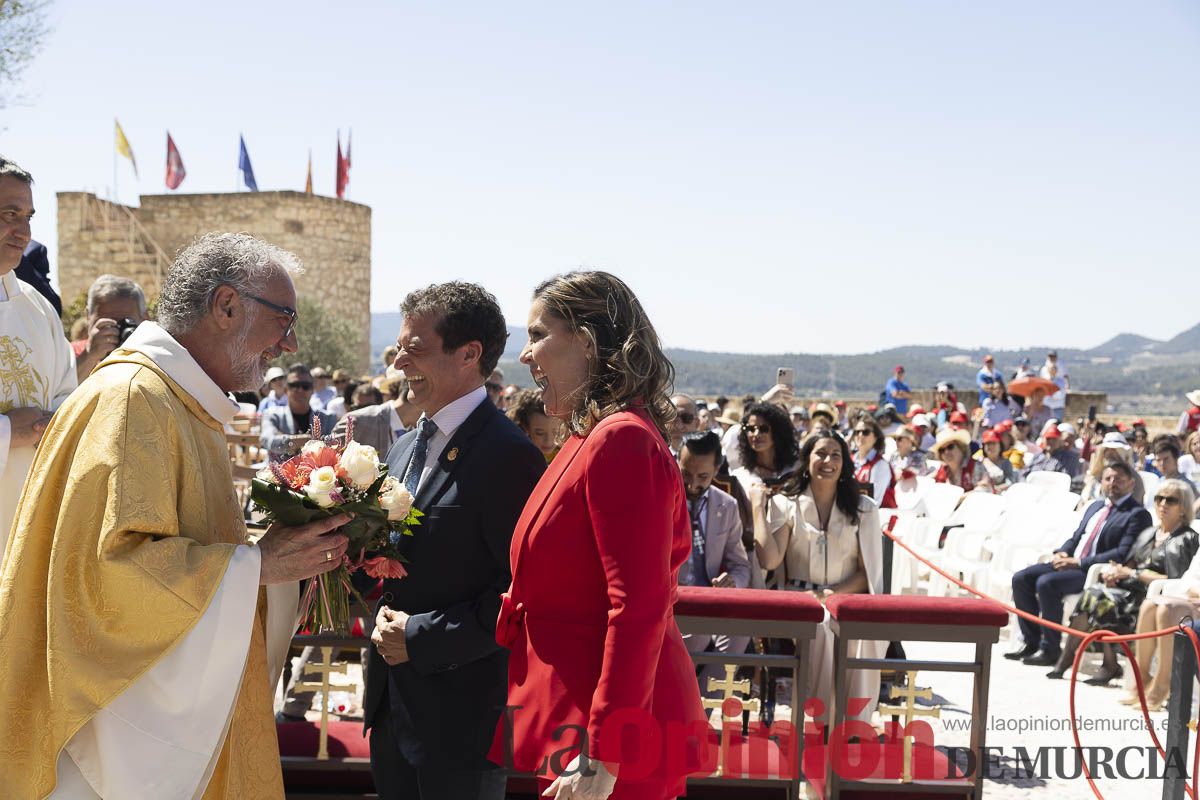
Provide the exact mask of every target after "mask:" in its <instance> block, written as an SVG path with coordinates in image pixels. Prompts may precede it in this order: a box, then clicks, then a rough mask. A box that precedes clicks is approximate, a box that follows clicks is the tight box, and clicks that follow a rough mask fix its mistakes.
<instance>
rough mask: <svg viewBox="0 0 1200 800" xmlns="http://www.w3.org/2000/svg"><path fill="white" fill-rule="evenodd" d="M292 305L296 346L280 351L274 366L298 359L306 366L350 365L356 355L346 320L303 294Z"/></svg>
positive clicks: (352, 333) (348, 367)
mask: <svg viewBox="0 0 1200 800" xmlns="http://www.w3.org/2000/svg"><path fill="white" fill-rule="evenodd" d="M296 305H297V308H296V310H297V311H298V312H299V314H300V316H299V319H298V321H297V322H296V338H297V339H299V340H300V349H299V350H298V351H297V352H295V353H284V354H283V355H282V356H280V357H279V358H278V359H276V360H275V366H277V367H282V368H284V369H287V368H288V367H289V366H290V365H292V364H295V363H296V362H297V361H299V362H302V363H304V364H307V365H308V366H309V367H316V366H322V367H326V368H328V369H339V368H341V369H353V368H354V366H355V365H356V364H358V363H359V358H358V357H357V356H356V355H355V353H354V350H353V347H352V344H351V343H352V342H354V341H355V339H356V337H355V335H354V330H353V329H352V328H351V327H350V324H349V323H348V322H346V321H345V320H342V319H338V318H337V317H335V316H334V315H332V314H330V313H329V312H327V311H326V310H325V309H323V308H321V306H319V305H318V304H317V303H316V302H315V301H313V300H310V299H309V298H307V297H301V298H300V299H299V302H298V303H297V304H296Z"/></svg>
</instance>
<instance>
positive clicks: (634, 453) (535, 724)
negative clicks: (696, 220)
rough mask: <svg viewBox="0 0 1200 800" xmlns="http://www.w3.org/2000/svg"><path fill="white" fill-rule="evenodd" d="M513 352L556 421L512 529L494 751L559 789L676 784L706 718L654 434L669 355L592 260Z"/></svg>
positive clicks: (560, 285)
mask: <svg viewBox="0 0 1200 800" xmlns="http://www.w3.org/2000/svg"><path fill="white" fill-rule="evenodd" d="M521 361H522V363H525V364H527V365H528V366H529V369H530V373H531V374H532V376H533V380H534V382H535V383H537V384H538V386H540V387H541V389H542V397H543V402H544V403H545V408H546V413H547V414H549V415H550V416H554V417H558V418H560V419H562V420H564V421H565V422H566V424H567V428H568V430H569V431H570V437H569V438H568V439H567V441H566V442H565V444H564V445H563V447H562V450H561V451H560V452H559V453H558V455H557V456H555V458H554V460H553V461H552V462H551V463H550V466H549V468H548V469H547V470H546V473H545V474H544V475H543V477H542V480H541V481H540V482H539V483H538V485H537V486H536V487H535V488H534V490H533V494H532V495H530V497H529V501H528V502H527V503H526V505H525V510H524V512H523V513H522V515H521V518H520V520H519V521H518V522H517V527H516V530H515V532H514V534H513V540H512V547H511V550H510V558H511V564H512V573H513V582H512V587H511V588H510V590H509V592H508V593H507V594H506V595H505V596H504V604H503V607H502V609H501V612H500V619H499V621H498V624H497V633H496V636H497V639H498V640H499V641H500V643H501V644H503V645H505V646H506V647H508V648H509V649H510V650H511V651H512V652H511V655H510V657H509V668H508V687H509V689H508V705H509V711H508V713H506V714H505V715H504V717H503V718H502V719H501V724H500V727H499V729H498V731H497V735H496V741H495V744H494V745H493V750H492V756H493V758H494V759H495V760H497V761H498V762H505V761H506V760H507V759H508V755H509V752H510V751H511V761H509V763H511V764H512V765H513V766H515V767H516V768H517V769H519V770H522V771H527V772H536V773H537V774H538V776H539V778H540V779H541V781H542V783H541V788H542V790H543V791H544V792H546V796H548V797H558V798H560V800H561V799H562V798H568V797H574V798H587V800H592V799H593V798H595V799H596V800H602V799H603V798H607V797H610V796H611V797H612V798H613V800H634V799H635V798H636V800H664V798H673V797H676V796H678V795H679V794H682V793H683V791H684V788H685V779H686V775H687V773H688V772H690V771H693V770H694V768H695V766H696V763H697V752H696V747H697V743H698V742H706V738H705V737H706V736H707V723H706V720H705V717H704V712H703V709H702V707H701V705H700V693H699V687H698V685H697V683H696V672H695V668H694V667H693V666H692V661H691V657H690V656H689V655H688V651H687V648H686V647H684V644H683V638H682V636H680V633H679V628H678V627H677V626H676V624H675V618H674V613H673V610H672V609H673V606H674V602H675V587H676V586H677V584H678V572H679V567H680V565H681V564H682V563H683V562H684V561H685V560H686V559H687V558H688V555H689V553H690V548H691V527H690V523H689V521H688V514H687V508H686V504H685V502H684V491H683V483H682V481H681V479H680V476H679V468H678V467H677V466H676V465H675V460H674V459H673V458H672V456H671V453H670V450H669V449H668V448H667V443H666V436H665V430H666V425H667V423H668V422H669V420H670V418H671V417H672V416H673V413H674V408H673V407H672V406H671V403H670V399H669V392H670V386H671V382H672V380H673V377H674V370H673V369H672V367H671V364H670V362H669V361H668V360H667V358H666V356H665V355H664V354H663V352H662V348H661V346H660V344H659V341H658V335H657V334H656V333H655V332H654V328H653V327H652V326H651V324H650V321H649V320H648V319H647V317H646V314H645V312H644V311H643V310H642V307H641V304H640V303H639V302H638V300H637V298H636V297H635V296H634V295H633V293H632V292H631V291H630V290H629V288H628V287H627V286H625V284H624V283H622V282H621V281H620V280H619V279H617V278H616V277H614V276H612V275H609V274H607V273H603V272H577V273H570V274H567V275H563V276H559V277H557V278H552V279H551V280H549V281H547V282H545V283H543V284H542V285H541V286H539V287H538V288H537V290H536V291H535V292H534V298H533V305H532V307H531V309H530V312H529V342H528V344H526V346H525V349H524V351H522V353H521ZM581 751H582V753H581Z"/></svg>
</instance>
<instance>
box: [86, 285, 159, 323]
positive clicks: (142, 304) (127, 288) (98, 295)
mask: <svg viewBox="0 0 1200 800" xmlns="http://www.w3.org/2000/svg"><path fill="white" fill-rule="evenodd" d="M117 299H125V300H136V301H137V304H138V310H139V311H141V312H142V316H143V317H144V316H146V293H145V292H143V291H142V287H141V286H138V283H137V281H134V280H131V279H129V278H123V277H121V276H120V275H101V276H100V277H99V278H96V280H94V281H93V282H92V285H91V287H90V288H89V289H88V294H87V313H88V316H89V317H90V316H91V315H92V314H93V313H94V312H95V310H96V306H97V305H99V304H100V303H105V302H108V301H109V300H117Z"/></svg>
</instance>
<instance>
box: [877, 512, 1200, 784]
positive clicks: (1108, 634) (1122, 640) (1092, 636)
mask: <svg viewBox="0 0 1200 800" xmlns="http://www.w3.org/2000/svg"><path fill="white" fill-rule="evenodd" d="M895 521H896V518H895V517H893V518H892V524H891V525H889V526H888V527H887V528H885V529H884V530H883V534H884V535H885V536H887V537H888V538H889V539H891V540H892V541H893V542H895V543H896V544H898V545H900V546H901V547H903V548H904V549H905V551H907V552H908V554H909V555H910V556H912V557H913V558H915V559H916V560H917V561H919V562H921V563H922V564H924V565H925V566H927V567H929V568H930V569H931V570H933V571H934V572H936V573H937V574H939V575H941V576H942V577H943V578H945V579H946V580H948V581H950V582H951V583H953V584H955V585H956V586H958V587H959V588H961V589H965V590H967V591H968V592H970V593H971V594H973V595H975V596H976V597H980V598H983V599H984V600H991V601H992V602H993V603H996V604H997V605H999V606H1001V607H1002V608H1004V609H1005V610H1006V611H1008V612H1009V613H1010V614H1016V615H1017V616H1019V617H1022V618H1024V619H1027V620H1029V621H1030V622H1033V623H1036V624H1038V625H1041V626H1043V627H1045V628H1050V629H1051V630H1055V631H1058V632H1059V633H1066V634H1068V635H1070V636H1074V637H1076V638H1080V639H1082V640H1083V641H1081V642H1080V643H1079V647H1078V648H1077V649H1076V651H1075V659H1074V661H1073V662H1072V664H1071V689H1070V696H1069V698H1068V700H1069V704H1070V714H1071V716H1070V723H1071V738H1072V739H1074V741H1075V749H1076V750H1077V751H1079V752H1080V765H1081V766H1082V767H1083V775H1084V777H1085V778H1087V782H1088V786H1089V787H1090V788H1091V790H1092V794H1094V795H1096V797H1097V798H1098V800H1104V796H1103V795H1102V794H1100V790H1099V789H1098V788H1096V782H1095V781H1094V780H1093V779H1092V774H1091V772H1089V771H1088V768H1087V759H1085V758H1083V755H1082V751H1083V745H1082V744H1081V743H1080V741H1079V729H1078V727H1076V725H1075V684H1076V680H1077V678H1078V676H1079V665H1080V664H1081V663H1082V661H1083V655H1084V653H1086V652H1087V648H1088V646H1090V645H1091V644H1092V643H1093V642H1100V643H1102V644H1107V645H1114V644H1119V645H1120V646H1121V649H1122V651H1123V652H1124V653H1125V656H1126V658H1128V659H1129V666H1130V668H1131V669H1132V670H1133V680H1134V684H1135V685H1136V686H1137V692H1138V700H1139V701H1140V702H1141V706H1142V717H1143V718H1144V719H1145V720H1146V730H1148V731H1149V732H1150V738H1151V740H1153V742H1154V747H1155V749H1156V750H1158V754H1159V756H1161V757H1162V758H1163V759H1166V757H1167V751H1166V749H1165V748H1163V746H1162V743H1161V742H1159V740H1158V735H1157V734H1156V733H1155V732H1154V725H1153V723H1152V722H1151V720H1150V711H1149V709H1148V708H1146V692H1145V686H1144V684H1143V681H1142V675H1141V671H1140V670H1139V669H1138V665H1137V659H1136V658H1134V655H1133V652H1132V651H1131V650H1130V648H1129V642H1136V641H1139V640H1142V639H1158V638H1161V637H1163V636H1170V635H1173V634H1175V633H1176V632H1179V631H1182V632H1183V633H1185V634H1187V636H1188V637H1189V638H1190V639H1191V641H1192V649H1193V650H1194V651H1195V654H1196V663H1197V664H1200V637H1198V636H1197V635H1196V632H1195V631H1194V630H1193V629H1192V627H1191V626H1190V625H1183V624H1182V623H1181V624H1179V625H1177V626H1176V627H1174V628H1163V629H1162V630H1157V631H1148V632H1146V633H1131V634H1126V635H1123V636H1122V635H1117V634H1115V633H1113V632H1112V631H1106V630H1097V631H1092V632H1091V633H1088V632H1085V631H1081V630H1079V629H1078V628H1072V627H1069V626H1066V625H1061V624H1059V623H1057V622H1051V621H1050V620H1047V619H1043V618H1042V617H1039V616H1036V615H1034V614H1030V613H1029V612H1027V611H1022V610H1021V609H1019V608H1016V607H1014V606H1011V605H1009V604H1008V603H1004V602H1002V601H1000V600H997V599H996V598H994V597H992V596H990V595H988V594H985V593H984V592H981V591H979V590H978V589H976V588H975V587H974V586H971V585H969V584H967V583H964V582H963V581H961V580H959V579H958V578H957V577H955V576H954V575H951V574H950V573H948V572H946V571H945V570H943V569H942V568H941V567H939V566H938V565H937V564H934V563H933V562H931V561H930V560H929V559H927V558H924V557H923V556H920V555H918V554H917V553H916V552H915V551H914V550H913V549H912V548H911V547H909V546H908V545H907V544H905V543H904V542H903V541H902V540H901V539H899V538H897V537H896V535H895V534H894V533H893V532H892V529H893V527H894V526H895ZM1164 666H1165V665H1163V664H1160V665H1159V667H1158V668H1159V669H1163V668H1164ZM986 722H987V721H986V720H984V721H983V722H982V723H981V724H986ZM1198 770H1200V732H1198V734H1197V737H1196V742H1195V743H1194V744H1193V754H1192V785H1191V786H1187V785H1185V786H1184V787H1183V788H1184V791H1185V792H1187V795H1188V797H1190V798H1192V800H1197V798H1198V797H1200V794H1198V792H1200V784H1198V780H1200V775H1197V772H1198Z"/></svg>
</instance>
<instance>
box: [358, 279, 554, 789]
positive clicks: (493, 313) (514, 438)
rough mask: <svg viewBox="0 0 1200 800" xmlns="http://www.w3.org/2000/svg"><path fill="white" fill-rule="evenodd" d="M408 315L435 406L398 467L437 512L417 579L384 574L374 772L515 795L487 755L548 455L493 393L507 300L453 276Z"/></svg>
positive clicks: (423, 398)
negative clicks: (488, 382)
mask: <svg viewBox="0 0 1200 800" xmlns="http://www.w3.org/2000/svg"><path fill="white" fill-rule="evenodd" d="M401 311H402V313H403V315H404V322H403V324H402V325H401V328H400V337H399V340H398V342H397V344H398V345H399V348H400V349H399V354H398V355H397V356H396V361H395V366H396V368H397V369H399V370H402V371H403V372H404V375H405V377H406V378H407V379H408V383H409V387H410V391H411V393H412V400H413V402H414V403H415V404H416V405H417V406H418V407H419V408H420V409H421V410H422V412H423V413H422V415H421V418H420V419H419V420H418V421H417V424H416V426H415V427H414V429H413V430H412V431H409V432H408V433H406V434H405V435H404V436H403V437H401V438H400V439H398V440H397V441H396V443H395V444H394V445H392V448H391V450H390V451H389V452H388V458H387V462H388V470H389V473H390V474H392V475H395V476H396V477H398V478H399V479H400V480H401V481H402V482H403V483H404V485H405V486H406V487H407V488H408V489H409V491H411V492H412V494H413V496H414V497H415V498H416V500H415V505H416V507H417V508H418V509H420V510H421V511H423V512H424V513H425V514H426V516H425V517H423V518H422V519H421V525H420V527H418V528H417V529H416V530H415V535H414V536H413V537H412V539H411V540H409V545H410V547H409V551H408V553H407V555H408V557H409V559H410V562H411V563H410V564H409V568H408V576H407V577H406V578H403V579H401V580H388V581H385V583H384V586H383V597H382V599H381V601H380V605H379V608H378V610H377V614H376V618H375V626H376V627H375V631H374V633H373V634H372V636H371V642H372V646H371V654H370V660H369V664H368V668H367V688H366V697H365V701H364V706H365V709H364V715H363V716H364V724H365V726H366V727H367V728H369V729H370V732H371V772H372V774H373V775H374V777H375V787H376V790H377V791H378V792H379V796H380V797H381V798H386V799H387V800H391V799H392V798H404V800H502V798H503V797H504V791H505V779H504V775H503V773H502V772H500V771H499V770H497V769H496V768H495V767H494V765H492V764H491V762H489V761H488V760H487V752H488V749H489V748H490V746H491V743H492V736H493V734H494V733H495V730H496V724H497V722H498V720H499V718H500V714H501V711H502V710H503V708H504V705H505V701H506V699H507V695H506V687H507V679H508V674H507V673H508V655H507V651H506V650H504V649H503V648H502V647H500V645H498V644H497V643H496V617H497V615H498V614H499V611H500V594H501V593H502V592H504V591H505V590H506V589H507V588H508V585H509V583H510V581H511V575H510V574H509V545H510V543H511V540H512V535H513V528H514V527H515V526H516V523H517V518H518V517H519V516H520V514H521V510H522V509H523V508H524V505H525V501H526V499H527V498H528V497H529V494H530V492H531V491H532V490H533V487H534V485H535V484H536V483H537V481H538V479H539V478H540V477H541V475H542V472H543V471H545V468H546V460H545V458H543V457H542V454H541V453H540V452H539V451H538V449H537V448H536V447H535V446H534V445H533V443H532V442H531V441H530V440H529V437H528V436H526V435H525V434H524V433H522V432H521V430H520V428H518V427H517V426H516V425H515V424H514V423H513V422H511V421H510V420H509V419H508V418H507V417H505V416H504V414H503V413H502V412H501V411H499V410H498V409H497V408H496V406H495V405H493V404H492V403H489V402H487V392H486V390H485V389H484V386H483V384H484V381H485V379H486V378H487V377H488V376H490V375H491V373H492V370H493V369H494V368H495V366H496V362H497V361H498V360H499V358H500V354H501V353H502V352H503V350H504V342H505V339H506V338H507V331H506V328H505V325H504V317H503V315H502V314H501V312H500V306H499V305H498V304H497V303H496V299H495V298H494V297H492V295H491V294H489V293H488V292H486V291H485V290H484V289H482V288H481V287H479V286H475V285H474V284H468V283H457V282H454V283H444V284H437V285H434V286H430V287H428V288H426V289H421V290H419V291H416V292H413V293H412V294H410V295H409V296H408V297H406V298H405V300H404V303H403V304H402V305H401Z"/></svg>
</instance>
